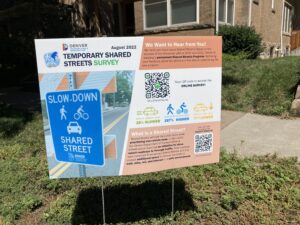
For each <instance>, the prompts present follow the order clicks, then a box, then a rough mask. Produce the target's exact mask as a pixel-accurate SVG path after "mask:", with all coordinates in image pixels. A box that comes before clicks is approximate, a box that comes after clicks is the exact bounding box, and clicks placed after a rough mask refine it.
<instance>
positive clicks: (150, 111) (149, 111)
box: [137, 102, 213, 116]
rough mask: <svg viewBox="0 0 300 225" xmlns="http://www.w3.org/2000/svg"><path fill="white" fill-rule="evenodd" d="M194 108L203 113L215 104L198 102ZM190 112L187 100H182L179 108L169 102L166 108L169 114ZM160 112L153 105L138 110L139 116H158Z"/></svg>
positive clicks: (194, 110)
mask: <svg viewBox="0 0 300 225" xmlns="http://www.w3.org/2000/svg"><path fill="white" fill-rule="evenodd" d="M175 109H176V110H175ZM192 109H193V112H196V113H201V112H207V111H209V110H212V109H213V106H212V103H210V104H209V105H205V104H203V103H198V104H196V105H195V106H194V107H193V108H192ZM188 113H189V110H188V106H187V104H186V103H185V102H182V103H181V104H180V105H179V106H178V107H177V108H176V107H174V106H173V104H172V103H169V104H168V106H167V108H166V114H167V116H171V115H174V114H175V115H186V114H188ZM158 114H159V111H158V110H157V109H156V108H155V107H153V106H148V107H146V108H145V109H144V110H141V111H137V115H138V116H156V115H158Z"/></svg>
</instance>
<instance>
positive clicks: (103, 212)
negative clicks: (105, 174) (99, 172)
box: [101, 177, 106, 224]
mask: <svg viewBox="0 0 300 225" xmlns="http://www.w3.org/2000/svg"><path fill="white" fill-rule="evenodd" d="M101 194H102V215H103V224H106V223H105V204H104V188H103V178H102V177H101Z"/></svg>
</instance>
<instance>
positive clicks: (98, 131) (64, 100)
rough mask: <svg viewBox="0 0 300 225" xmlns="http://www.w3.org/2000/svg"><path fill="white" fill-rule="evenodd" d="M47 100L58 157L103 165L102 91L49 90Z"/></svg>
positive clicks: (59, 158) (65, 160)
mask: <svg viewBox="0 0 300 225" xmlns="http://www.w3.org/2000/svg"><path fill="white" fill-rule="evenodd" d="M46 102H47V109H48V118H49V123H50V128H51V133H52V138H53V144H54V148H55V155H56V159H57V160H58V161H62V162H70V163H79V164H86V165H97V166H103V165H104V163H105V162H104V142H103V126H102V125H103V122H102V109H101V104H102V100H101V93H100V91H99V90H97V89H88V90H73V91H62V92H49V93H47V95H46Z"/></svg>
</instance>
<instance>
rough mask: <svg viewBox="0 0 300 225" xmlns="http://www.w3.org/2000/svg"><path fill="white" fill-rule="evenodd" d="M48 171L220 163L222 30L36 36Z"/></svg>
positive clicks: (72, 173)
mask: <svg viewBox="0 0 300 225" xmlns="http://www.w3.org/2000/svg"><path fill="white" fill-rule="evenodd" d="M35 46H36V57H37V64H38V73H39V85H40V95H41V104H42V110H43V121H44V131H45V142H46V150H47V157H48V165H49V175H50V178H69V177H80V176H81V173H80V171H78V166H76V165H78V164H79V165H85V167H84V168H85V175H86V176H89V177H93V176H120V175H132V174H140V173H148V172H155V171H160V170H166V169H172V168H180V167H187V166H195V165H201V164H208V163H215V162H218V160H219V148H220V113H221V67H222V65H221V64H222V55H221V49H222V46H221V38H220V37H193V36H184V37H122V38H77V39H74V38H72V39H39V40H35Z"/></svg>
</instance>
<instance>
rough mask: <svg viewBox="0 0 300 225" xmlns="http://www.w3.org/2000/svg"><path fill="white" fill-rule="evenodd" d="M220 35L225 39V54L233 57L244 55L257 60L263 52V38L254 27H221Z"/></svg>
mask: <svg viewBox="0 0 300 225" xmlns="http://www.w3.org/2000/svg"><path fill="white" fill-rule="evenodd" d="M219 35H221V36H222V39H223V52H224V53H228V54H231V55H244V56H246V58H247V59H255V58H257V56H259V54H260V53H261V52H262V50H263V48H262V43H261V41H262V38H261V37H260V35H259V34H257V33H256V32H255V29H254V28H253V27H247V26H226V25H225V26H221V27H220V31H219Z"/></svg>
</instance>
